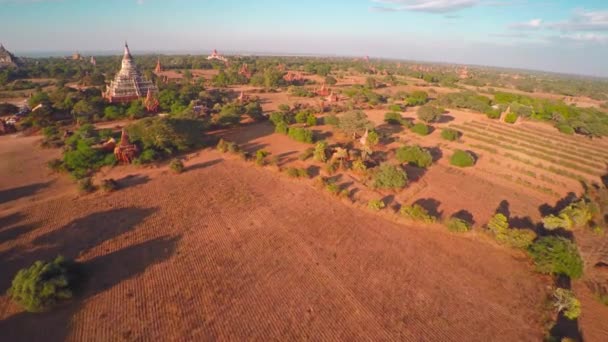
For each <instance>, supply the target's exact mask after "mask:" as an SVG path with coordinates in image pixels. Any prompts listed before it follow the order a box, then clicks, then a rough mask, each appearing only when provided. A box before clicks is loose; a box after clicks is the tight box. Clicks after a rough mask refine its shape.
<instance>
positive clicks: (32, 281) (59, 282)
mask: <svg viewBox="0 0 608 342" xmlns="http://www.w3.org/2000/svg"><path fill="white" fill-rule="evenodd" d="M78 278H79V277H78V272H77V267H76V264H75V263H73V262H71V261H67V260H65V259H64V258H63V257H61V256H58V257H57V258H55V260H53V261H51V262H43V261H36V262H35V263H34V264H33V265H32V266H30V267H29V268H24V269H22V270H20V271H19V272H18V273H17V275H16V276H15V278H14V279H13V282H12V286H11V288H10V289H9V291H8V294H9V296H10V297H11V299H12V300H14V301H15V302H17V303H19V304H20V305H21V306H23V307H24V308H25V310H27V311H29V312H43V311H46V310H49V309H51V308H52V307H53V306H54V305H55V304H57V303H58V302H60V301H63V300H66V299H70V298H72V295H73V291H74V288H75V285H76V282H77V281H78V280H79V279H78Z"/></svg>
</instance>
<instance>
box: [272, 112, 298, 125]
mask: <svg viewBox="0 0 608 342" xmlns="http://www.w3.org/2000/svg"><path fill="white" fill-rule="evenodd" d="M268 120H270V122H272V124H273V125H275V126H276V125H278V124H279V123H280V122H282V123H284V124H286V125H289V124H292V123H294V121H295V120H294V118H293V115H291V114H289V112H274V113H272V114H270V116H269V117H268Z"/></svg>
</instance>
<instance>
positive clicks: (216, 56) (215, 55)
mask: <svg viewBox="0 0 608 342" xmlns="http://www.w3.org/2000/svg"><path fill="white" fill-rule="evenodd" d="M213 59H216V60H218V61H222V62H224V63H226V62H227V61H228V60H227V59H226V57H224V56H222V55H220V54H219V52H217V50H216V49H213V52H212V53H211V54H210V55H209V56H208V57H207V60H213Z"/></svg>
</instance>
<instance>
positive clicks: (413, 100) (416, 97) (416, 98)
mask: <svg viewBox="0 0 608 342" xmlns="http://www.w3.org/2000/svg"><path fill="white" fill-rule="evenodd" d="M428 99H429V94H427V93H426V92H424V91H414V92H412V93H411V94H410V96H408V97H407V99H405V101H406V102H407V104H408V105H409V106H421V105H423V104H425V103H426V102H427V101H428Z"/></svg>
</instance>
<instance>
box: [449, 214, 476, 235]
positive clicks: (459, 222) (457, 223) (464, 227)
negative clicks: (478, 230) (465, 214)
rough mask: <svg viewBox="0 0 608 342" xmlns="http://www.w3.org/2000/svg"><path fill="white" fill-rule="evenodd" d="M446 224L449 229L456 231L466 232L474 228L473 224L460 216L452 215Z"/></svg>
mask: <svg viewBox="0 0 608 342" xmlns="http://www.w3.org/2000/svg"><path fill="white" fill-rule="evenodd" d="M445 226H446V227H447V228H448V230H449V231H451V232H454V233H464V232H468V231H470V230H471V229H472V227H471V224H470V223H469V222H467V221H466V220H463V219H461V218H458V217H450V218H449V219H448V220H447V221H446V222H445Z"/></svg>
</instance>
